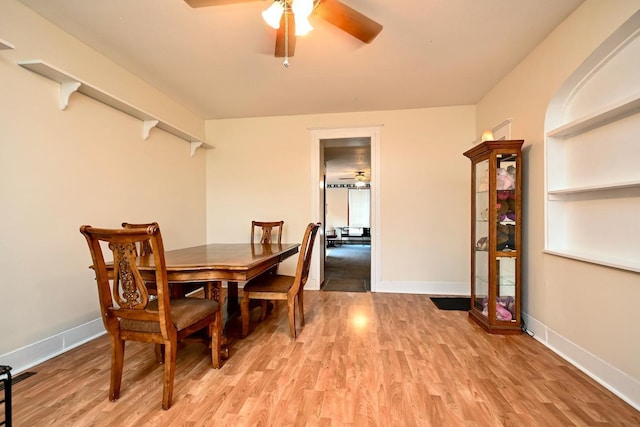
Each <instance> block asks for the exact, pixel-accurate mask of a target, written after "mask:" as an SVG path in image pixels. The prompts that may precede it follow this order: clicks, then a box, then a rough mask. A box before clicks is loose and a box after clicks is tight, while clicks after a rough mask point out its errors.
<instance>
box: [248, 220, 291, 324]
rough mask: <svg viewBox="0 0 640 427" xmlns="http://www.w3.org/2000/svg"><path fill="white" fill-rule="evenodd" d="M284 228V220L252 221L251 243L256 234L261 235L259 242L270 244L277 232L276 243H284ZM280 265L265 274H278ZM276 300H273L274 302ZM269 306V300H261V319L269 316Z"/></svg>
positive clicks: (254, 241) (253, 241)
mask: <svg viewBox="0 0 640 427" xmlns="http://www.w3.org/2000/svg"><path fill="white" fill-rule="evenodd" d="M283 229H284V221H251V243H256V236H259V237H260V240H259V243H261V244H263V245H270V244H272V243H274V241H273V235H274V232H275V235H276V239H277V241H276V242H275V243H278V244H280V243H282V231H283ZM277 273H278V266H277V265H275V266H274V267H273V268H270V269H269V270H267V271H265V272H264V273H262V274H263V275H265V274H267V275H268V274H277ZM273 303H274V302H272V304H273ZM267 307H268V301H267V300H263V301H261V308H262V310H261V312H260V320H264V319H266V318H267V311H268V310H267Z"/></svg>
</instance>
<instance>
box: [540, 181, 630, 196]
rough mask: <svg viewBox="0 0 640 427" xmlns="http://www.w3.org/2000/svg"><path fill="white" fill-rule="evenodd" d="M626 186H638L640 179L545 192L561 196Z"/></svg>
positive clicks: (619, 188)
mask: <svg viewBox="0 0 640 427" xmlns="http://www.w3.org/2000/svg"><path fill="white" fill-rule="evenodd" d="M626 188H640V181H631V182H620V183H615V184H602V185H591V186H585V187H574V188H562V189H558V190H549V191H547V194H549V195H550V196H551V195H555V196H562V195H569V194H580V193H592V192H594V193H595V192H599V191H610V190H622V189H626Z"/></svg>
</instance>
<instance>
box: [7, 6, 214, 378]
mask: <svg viewBox="0 0 640 427" xmlns="http://www.w3.org/2000/svg"><path fill="white" fill-rule="evenodd" d="M0 38H2V39H4V40H7V41H9V42H10V43H12V44H14V45H15V49H14V50H0V82H2V83H0V88H1V89H0V200H2V201H1V203H2V209H0V224H2V238H1V239H0V270H1V271H2V280H0V305H1V308H0V337H1V338H0V362H1V361H3V360H6V359H2V356H3V355H5V356H6V353H10V352H13V351H14V350H17V349H19V348H21V347H23V346H26V345H31V344H34V343H36V342H38V341H40V340H46V342H44V343H42V347H43V348H45V349H46V351H47V352H49V354H51V353H54V354H55V353H56V352H59V351H63V350H64V348H65V347H64V346H66V345H69V340H70V339H72V338H73V337H66V338H65V339H66V340H67V341H66V342H65V343H61V341H62V338H60V339H51V337H52V336H56V335H57V334H60V333H61V332H63V331H67V330H69V329H71V328H73V327H77V326H79V325H82V324H83V323H85V322H88V321H91V320H95V319H99V318H100V315H99V311H98V297H97V291H96V286H95V283H94V280H93V276H92V274H91V272H90V271H89V269H88V265H89V264H90V256H89V250H88V248H87V244H86V242H85V241H84V238H83V237H82V235H81V234H80V233H79V231H78V229H79V227H80V225H82V224H92V225H96V226H105V227H119V226H120V223H121V222H122V221H125V220H126V221H132V222H142V221H144V222H146V221H151V220H156V221H159V222H160V224H161V227H162V230H163V234H164V238H165V246H166V247H167V248H168V249H171V248H177V247H183V246H190V245H193V244H198V243H204V242H205V215H204V213H205V191H204V189H205V181H204V178H205V156H204V153H203V152H202V151H198V152H197V153H196V155H195V156H194V157H190V155H189V154H190V152H189V144H187V143H186V142H185V141H184V140H182V139H178V138H176V137H174V136H172V135H170V134H168V133H166V132H164V131H162V130H159V129H153V130H152V131H151V135H150V137H149V139H148V140H146V141H144V140H143V139H142V123H141V122H140V121H139V120H137V119H134V118H132V117H130V116H128V115H126V114H124V113H122V112H120V111H117V110H115V109H113V108H111V107H107V106H105V105H103V104H101V103H99V102H96V101H94V100H92V99H90V98H87V97H86V96H84V95H80V94H74V95H72V96H71V101H70V104H69V107H68V108H67V109H66V110H65V111H61V110H60V108H59V106H58V99H59V92H60V86H59V85H58V84H57V83H54V82H52V81H50V80H48V79H46V78H43V77H41V76H39V75H37V74H34V73H32V72H30V71H27V70H25V69H23V68H22V67H20V66H18V65H17V61H18V60H25V59H42V60H45V61H47V62H49V63H50V64H52V65H55V66H57V67H58V68H60V69H63V70H66V71H68V72H69V73H71V74H73V75H75V76H77V77H78V78H82V79H83V80H86V81H90V82H92V83H94V84H95V85H96V86H100V87H102V88H104V89H106V90H109V91H113V94H114V95H116V96H117V97H119V98H122V99H124V100H126V101H128V102H130V103H132V104H136V105H139V106H140V108H142V109H144V110H146V111H149V112H152V113H154V114H157V115H158V116H159V117H162V118H163V119H165V120H167V121H171V122H172V123H174V124H175V125H177V126H181V127H183V128H184V129H186V130H187V131H189V132H192V133H195V134H200V135H203V134H204V121H203V120H201V119H199V118H198V117H195V116H193V115H192V114H190V113H188V112H187V111H186V110H184V108H182V107H180V106H179V105H177V104H175V103H174V102H172V101H171V100H169V99H168V98H167V97H166V96H164V95H162V94H161V93H159V92H157V91H156V90H154V89H153V88H151V87H150V86H148V85H146V84H145V83H144V82H142V81H140V80H138V79H137V78H136V77H134V76H132V75H131V74H129V73H127V72H125V71H124V70H123V69H121V68H119V67H118V66H116V65H115V64H113V63H112V62H109V61H108V60H106V59H105V58H104V57H102V56H100V55H99V54H97V53H96V52H95V51H93V50H90V49H88V48H87V47H86V46H85V45H83V44H81V43H79V42H78V41H77V40H75V39H73V38H71V37H70V36H69V35H68V34H66V33H64V32H62V31H60V30H58V29H57V28H56V27H54V26H52V25H51V24H49V23H47V22H46V21H44V20H42V19H41V18H40V17H39V16H38V15H35V14H33V13H32V12H30V11H29V10H28V9H26V8H25V7H24V6H23V5H22V4H20V3H18V2H17V1H14V0H3V1H2V2H0ZM138 103H139V104H138ZM98 323H99V320H98ZM8 360H11V363H9V364H11V365H13V366H14V367H16V368H18V367H19V366H17V365H16V364H14V362H15V360H12V359H11V358H9V359H8ZM21 362H22V361H21ZM0 364H2V363H0Z"/></svg>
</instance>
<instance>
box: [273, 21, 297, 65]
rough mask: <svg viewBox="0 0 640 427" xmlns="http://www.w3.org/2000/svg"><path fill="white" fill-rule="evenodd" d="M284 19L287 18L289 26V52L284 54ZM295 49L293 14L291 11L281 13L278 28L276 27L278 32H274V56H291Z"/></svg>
mask: <svg viewBox="0 0 640 427" xmlns="http://www.w3.org/2000/svg"><path fill="white" fill-rule="evenodd" d="M285 19H288V20H289V22H288V26H289V49H288V50H289V52H288V53H289V54H288V55H285V53H286V52H285V37H284V35H285V34H284V33H285V31H284V29H285V21H284V20H285ZM295 51H296V25H295V23H294V19H293V14H291V13H283V14H282V18H280V28H278V32H277V33H276V49H275V52H274V54H275V56H276V58H284V57H285V56H288V57H289V58H291V57H292V56H293V54H294V53H295Z"/></svg>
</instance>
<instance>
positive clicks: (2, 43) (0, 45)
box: [0, 39, 15, 50]
mask: <svg viewBox="0 0 640 427" xmlns="http://www.w3.org/2000/svg"><path fill="white" fill-rule="evenodd" d="M6 49H15V46H14V45H12V44H11V43H9V42H8V41H6V40H2V39H0V50H6Z"/></svg>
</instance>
